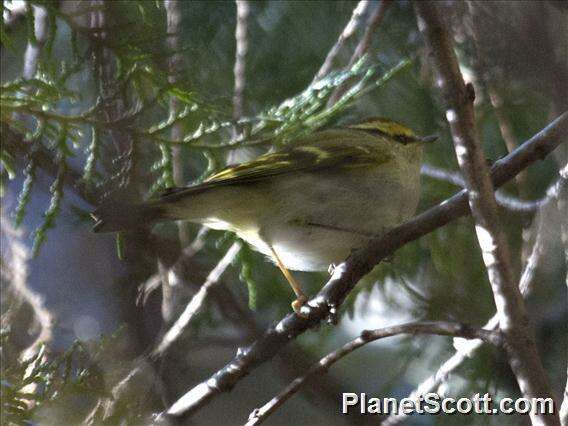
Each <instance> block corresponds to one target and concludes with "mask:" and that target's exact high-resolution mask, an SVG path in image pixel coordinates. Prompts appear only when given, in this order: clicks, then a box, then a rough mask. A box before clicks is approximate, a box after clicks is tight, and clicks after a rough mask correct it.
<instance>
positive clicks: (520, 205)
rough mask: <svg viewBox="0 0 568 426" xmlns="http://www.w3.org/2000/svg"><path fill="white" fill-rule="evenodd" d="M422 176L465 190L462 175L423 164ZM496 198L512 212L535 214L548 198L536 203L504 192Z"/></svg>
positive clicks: (496, 193)
mask: <svg viewBox="0 0 568 426" xmlns="http://www.w3.org/2000/svg"><path fill="white" fill-rule="evenodd" d="M420 172H421V174H422V175H423V176H427V177H430V178H433V179H437V180H442V181H445V182H449V183H451V184H452V185H456V186H460V187H462V188H465V182H464V180H463V177H462V175H461V173H459V172H452V171H449V170H444V169H440V168H438V167H434V166H431V165H429V164H423V165H422V169H421V171H420ZM495 198H496V200H497V203H498V204H499V205H500V206H501V207H504V208H506V209H508V210H510V211H512V212H519V213H529V214H533V213H536V212H537V211H538V209H539V208H540V206H542V204H543V203H545V202H546V197H545V198H543V199H540V200H536V201H527V200H521V199H519V198H516V197H513V196H510V195H508V194H505V193H504V192H503V191H501V190H500V191H496V192H495Z"/></svg>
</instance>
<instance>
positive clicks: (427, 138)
mask: <svg viewBox="0 0 568 426" xmlns="http://www.w3.org/2000/svg"><path fill="white" fill-rule="evenodd" d="M437 140H438V135H429V136H424V137H423V138H421V139H420V142H423V143H432V142H436V141H437Z"/></svg>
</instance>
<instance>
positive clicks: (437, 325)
mask: <svg viewBox="0 0 568 426" xmlns="http://www.w3.org/2000/svg"><path fill="white" fill-rule="evenodd" d="M400 334H412V335H417V334H432V335H440V336H453V337H462V338H466V339H482V340H483V341H485V342H490V343H494V344H497V345H499V344H500V338H499V334H497V333H495V332H494V331H490V330H477V329H473V328H470V327H467V326H465V325H463V324H457V323H450V322H441V321H440V322H411V323H407V324H401V325H395V326H392V327H384V328H379V329H377V330H364V331H363V332H362V333H361V335H360V336H359V337H357V338H356V339H354V340H352V341H350V342H348V343H346V344H345V345H343V346H342V347H341V348H340V349H337V350H335V351H333V352H331V353H329V354H328V355H326V356H324V357H323V358H321V359H320V360H319V361H318V362H317V363H316V364H314V365H313V366H312V367H311V368H310V369H309V370H308V371H307V372H306V373H305V374H304V375H303V376H300V377H297V378H296V379H294V380H293V381H292V382H291V383H290V384H289V385H288V386H286V387H285V388H284V390H283V391H282V392H280V393H279V394H278V395H276V396H275V397H274V398H272V399H271V400H270V401H268V402H267V403H266V404H264V405H263V406H262V407H260V408H257V409H255V410H254V411H253V412H252V413H251V414H250V417H249V419H248V421H247V422H246V424H245V425H246V426H253V425H259V424H261V423H262V422H264V421H265V420H266V419H267V418H268V416H270V415H271V414H272V413H273V412H274V411H276V410H277V409H278V408H279V407H280V406H282V404H284V403H285V402H286V401H287V400H288V399H290V398H291V397H292V396H293V395H294V394H296V393H297V392H298V390H299V389H300V387H302V386H303V385H304V383H306V381H308V380H310V379H312V378H313V377H315V376H320V375H321V374H324V373H327V371H328V370H329V368H330V367H331V366H332V365H333V364H335V363H336V362H337V361H339V360H340V359H342V358H343V357H345V356H347V355H349V354H350V353H351V352H353V351H355V350H356V349H359V348H360V347H362V346H365V345H366V344H367V343H370V342H374V341H376V340H380V339H384V338H386V337H392V336H398V335H400Z"/></svg>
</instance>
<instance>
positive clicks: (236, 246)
mask: <svg viewBox="0 0 568 426" xmlns="http://www.w3.org/2000/svg"><path fill="white" fill-rule="evenodd" d="M240 249H241V243H240V242H236V243H233V245H232V246H231V247H230V248H229V250H227V252H226V253H225V256H223V258H222V259H221V260H220V261H219V263H218V264H217V266H215V268H213V270H212V271H211V272H210V273H209V275H208V276H207V279H206V280H205V282H204V283H203V285H202V286H201V287H200V288H199V291H198V292H197V293H196V294H195V296H193V298H192V299H191V301H190V302H189V303H188V304H187V306H186V308H185V310H184V311H183V312H182V314H181V315H180V316H179V317H178V319H177V320H176V322H175V323H174V324H173V325H172V326H171V328H170V329H169V330H168V332H167V333H166V334H165V335H164V337H163V338H162V341H161V342H160V343H159V344H158V346H157V347H156V349H154V350H153V351H152V353H151V356H152V357H154V358H156V357H159V356H161V355H162V354H163V353H164V352H165V351H166V350H167V349H168V348H169V347H170V346H171V345H172V343H174V342H175V341H176V340H177V339H178V338H179V336H181V334H182V333H183V331H184V330H185V329H186V328H187V326H188V325H189V323H190V322H191V320H192V319H193V318H194V317H195V315H196V314H197V313H198V312H199V311H200V310H201V308H202V307H203V303H204V302H205V299H206V297H207V295H208V294H209V292H210V291H211V288H212V287H214V286H215V285H216V284H217V283H218V282H219V278H221V275H223V273H224V272H225V270H226V269H227V267H228V266H229V265H230V264H231V262H232V261H233V259H234V258H235V256H236V255H237V253H238V252H239V250H240Z"/></svg>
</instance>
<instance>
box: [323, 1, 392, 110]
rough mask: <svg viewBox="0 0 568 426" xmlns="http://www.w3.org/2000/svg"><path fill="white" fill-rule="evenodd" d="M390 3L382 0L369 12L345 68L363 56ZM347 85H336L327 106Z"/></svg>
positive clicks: (346, 83) (343, 91) (336, 98)
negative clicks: (363, 31)
mask: <svg viewBox="0 0 568 426" xmlns="http://www.w3.org/2000/svg"><path fill="white" fill-rule="evenodd" d="M391 3H392V0H382V1H381V3H380V4H379V5H378V6H377V7H376V8H375V11H374V12H373V13H372V14H371V16H369V19H368V20H367V24H366V25H365V33H364V34H363V37H361V40H359V44H357V47H356V48H355V51H354V52H353V55H351V58H350V59H349V63H348V65H347V67H346V68H347V69H350V68H351V67H352V66H353V65H354V64H355V63H356V62H357V61H358V60H359V59H361V58H362V57H363V55H365V54H366V53H367V51H368V50H369V48H370V47H371V44H372V42H373V34H374V33H375V31H376V30H377V28H378V27H379V25H381V22H382V21H383V18H384V17H385V13H386V11H387V9H388V7H389V6H390V4H391ZM348 87H349V85H348V82H345V83H343V84H341V85H339V86H338V87H336V89H335V90H334V91H333V93H332V94H331V96H330V97H329V99H328V101H327V105H328V107H329V106H331V105H334V104H335V103H336V102H337V100H338V99H339V98H341V96H343V94H344V93H345V92H346V91H347V88H348Z"/></svg>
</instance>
